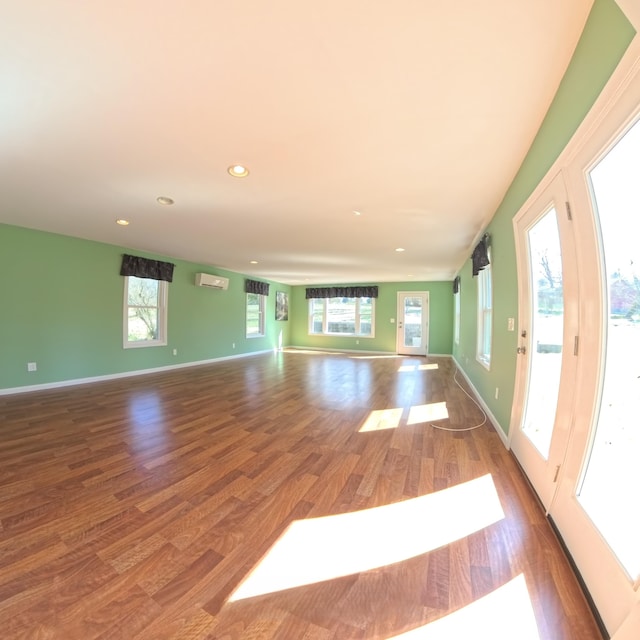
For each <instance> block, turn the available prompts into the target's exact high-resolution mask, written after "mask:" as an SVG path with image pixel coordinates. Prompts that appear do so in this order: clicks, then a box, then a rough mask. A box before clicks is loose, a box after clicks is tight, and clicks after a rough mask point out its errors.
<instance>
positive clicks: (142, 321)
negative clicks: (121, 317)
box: [127, 276, 160, 342]
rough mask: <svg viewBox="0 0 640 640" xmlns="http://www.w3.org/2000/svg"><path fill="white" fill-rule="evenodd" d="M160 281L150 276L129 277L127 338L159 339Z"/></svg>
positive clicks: (132, 339) (136, 339)
mask: <svg viewBox="0 0 640 640" xmlns="http://www.w3.org/2000/svg"><path fill="white" fill-rule="evenodd" d="M159 291H160V288H159V282H158V281H157V280H150V279H148V278H136V277H134V276H130V277H129V278H128V289H127V299H128V312H127V340H128V341H129V342H141V341H148V340H158V339H159V331H158V307H159V300H158V298H159Z"/></svg>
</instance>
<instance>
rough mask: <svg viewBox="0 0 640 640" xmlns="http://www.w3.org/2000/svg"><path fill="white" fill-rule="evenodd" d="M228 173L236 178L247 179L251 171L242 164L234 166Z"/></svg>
mask: <svg viewBox="0 0 640 640" xmlns="http://www.w3.org/2000/svg"><path fill="white" fill-rule="evenodd" d="M227 171H228V172H229V175H231V176H233V177H234V178H246V177H247V176H248V175H249V169H247V167H245V166H243V165H241V164H232V165H231V166H230V167H229V168H228V169H227Z"/></svg>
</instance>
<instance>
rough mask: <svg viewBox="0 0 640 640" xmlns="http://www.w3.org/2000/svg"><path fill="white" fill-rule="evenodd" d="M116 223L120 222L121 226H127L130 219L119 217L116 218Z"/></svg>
mask: <svg viewBox="0 0 640 640" xmlns="http://www.w3.org/2000/svg"><path fill="white" fill-rule="evenodd" d="M116 224H119V225H120V226H121V227H126V226H128V225H129V221H128V220H125V219H124V218H118V219H117V220H116Z"/></svg>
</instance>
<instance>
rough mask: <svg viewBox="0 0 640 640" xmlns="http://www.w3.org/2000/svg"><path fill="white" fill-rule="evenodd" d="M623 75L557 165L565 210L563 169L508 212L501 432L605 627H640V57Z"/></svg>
mask: <svg viewBox="0 0 640 640" xmlns="http://www.w3.org/2000/svg"><path fill="white" fill-rule="evenodd" d="M625 82H626V86H625V87H624V88H623V89H621V90H620V91H619V92H618V93H616V94H615V96H614V97H615V101H614V102H612V103H611V104H610V106H609V107H608V109H607V111H606V112H603V113H602V114H601V116H600V117H599V118H598V119H597V120H595V121H594V122H595V123H596V124H595V125H592V127H591V128H590V129H589V135H588V137H585V138H584V141H583V142H582V145H581V146H580V147H579V148H576V149H575V150H574V151H573V153H572V156H571V157H570V159H569V160H568V161H567V164H566V167H565V168H564V169H563V171H562V175H563V177H564V180H565V182H566V187H567V191H568V193H569V198H568V199H569V201H570V202H571V205H572V206H571V215H572V220H569V218H568V217H567V215H566V211H565V209H564V205H562V204H561V202H562V200H563V199H566V196H565V195H564V194H563V193H562V189H563V185H562V181H561V180H560V179H559V178H556V179H555V180H553V182H552V183H551V184H550V186H549V187H548V188H547V189H546V190H545V192H544V193H543V194H542V195H541V196H539V197H538V198H537V199H536V200H535V201H534V202H533V203H532V204H531V206H529V207H527V209H526V210H525V211H523V213H522V215H520V214H519V215H518V216H516V219H514V228H515V231H516V247H517V252H518V282H519V286H520V287H521V288H522V290H521V292H520V299H519V302H520V312H521V313H520V318H519V321H520V325H521V326H520V329H521V331H522V332H525V331H526V335H524V336H521V337H520V342H519V346H518V348H519V349H520V355H519V356H518V358H519V362H518V369H517V380H516V396H515V401H514V411H513V417H512V423H511V431H510V433H511V434H512V435H511V445H512V447H513V450H514V453H515V454H516V456H517V457H518V459H519V461H520V462H521V464H522V466H523V468H524V469H525V471H526V473H527V474H528V475H529V476H530V478H531V481H532V484H533V485H534V487H535V489H536V491H537V492H538V493H539V494H540V497H541V498H542V500H543V502H544V504H545V507H546V508H547V511H548V514H549V517H550V518H551V519H552V520H553V522H554V523H555V525H556V526H557V528H558V530H559V532H560V534H561V535H562V538H563V540H564V542H565V544H566V546H567V548H568V550H569V553H570V554H571V557H572V559H573V560H574V562H575V564H576V567H577V569H578V571H579V573H580V575H581V576H582V579H583V580H584V583H585V585H586V586H587V589H588V590H589V593H590V595H591V597H592V598H593V601H594V603H595V605H596V607H597V609H598V612H599V614H600V616H601V617H602V620H603V622H604V624H605V626H606V627H607V630H608V631H609V633H610V634H612V635H613V636H614V637H620V638H631V637H633V638H640V614H638V613H637V611H638V607H639V606H640V604H639V603H640V474H639V472H638V469H639V468H640V418H639V417H638V416H640V57H639V58H638V64H636V66H635V70H634V73H632V74H630V75H629V76H627V78H626V80H625ZM554 218H555V220H556V222H557V238H556V237H555V235H556V229H555V227H554V225H553V224H552V220H553V219H554ZM574 252H575V258H574ZM543 256H545V259H544V260H543V259H542V257H543ZM553 256H555V257H553ZM558 257H559V259H560V260H561V262H562V267H561V271H562V278H563V281H562V288H563V292H564V295H563V307H562V316H563V319H562V324H563V328H562V342H561V343H560V345H559V346H556V345H557V342H558V335H559V329H558V327H555V328H554V327H553V326H552V323H550V322H549V321H550V319H551V318H555V317H556V316H557V315H558V310H557V309H556V308H554V307H553V305H552V301H551V300H549V295H548V294H549V289H550V288H552V287H551V283H555V281H556V280H557V277H558V275H557V274H558ZM572 264H573V265H575V264H577V265H579V269H575V268H572ZM536 269H537V271H536ZM545 279H546V282H545ZM547 283H548V285H547ZM576 310H577V318H576ZM578 327H579V331H578ZM557 352H560V353H561V357H559V358H557V362H556V363H555V364H554V365H553V366H552V363H551V360H550V359H547V357H548V356H550V355H553V354H554V353H557ZM554 403H555V407H554ZM634 612H636V613H634ZM618 632H619V633H618Z"/></svg>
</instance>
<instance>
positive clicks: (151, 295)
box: [128, 276, 159, 307]
mask: <svg viewBox="0 0 640 640" xmlns="http://www.w3.org/2000/svg"><path fill="white" fill-rule="evenodd" d="M158 284H159V282H158V281H157V280H150V279H149V278H136V277H135V276H129V289H128V301H129V305H130V306H140V307H157V306H158Z"/></svg>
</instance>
